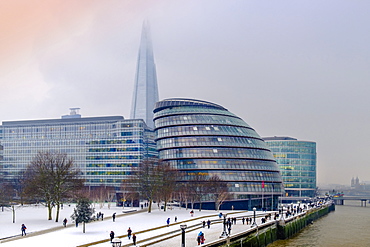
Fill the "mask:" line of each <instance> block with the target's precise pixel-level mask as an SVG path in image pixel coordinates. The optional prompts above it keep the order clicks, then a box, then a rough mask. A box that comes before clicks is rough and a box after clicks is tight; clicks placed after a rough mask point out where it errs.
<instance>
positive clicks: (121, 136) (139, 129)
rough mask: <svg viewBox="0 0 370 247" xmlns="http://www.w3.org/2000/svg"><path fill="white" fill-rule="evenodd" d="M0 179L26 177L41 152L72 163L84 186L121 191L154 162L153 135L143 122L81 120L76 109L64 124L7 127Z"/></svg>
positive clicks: (2, 134) (1, 130) (2, 133)
mask: <svg viewBox="0 0 370 247" xmlns="http://www.w3.org/2000/svg"><path fill="white" fill-rule="evenodd" d="M0 143H1V146H2V150H0V155H1V157H2V160H1V161H0V168H1V173H2V174H4V175H5V176H6V177H7V178H11V177H13V176H16V175H17V174H19V172H21V171H24V169H25V168H26V166H27V165H28V164H29V163H30V162H31V160H32V159H33V158H34V157H35V156H36V154H37V153H38V152H39V151H58V152H61V153H66V154H67V155H68V156H69V157H71V158H73V159H74V163H75V165H76V167H77V168H79V169H80V170H81V174H82V178H84V179H85V184H86V185H87V186H101V185H104V186H114V187H116V188H119V187H120V185H121V182H122V180H123V179H125V178H128V177H129V176H130V175H131V174H132V172H131V170H132V167H137V166H138V164H139V163H140V162H141V161H142V160H143V159H144V158H146V157H152V156H156V155H157V152H156V149H155V142H154V132H153V131H152V130H151V129H150V128H148V127H147V126H146V124H145V123H144V121H143V120H141V119H129V120H125V119H124V118H123V117H122V116H109V117H88V118H81V115H79V114H77V113H76V111H75V108H74V109H72V114H71V115H66V116H63V117H62V119H49V120H29V121H6V122H3V123H2V125H1V126H0Z"/></svg>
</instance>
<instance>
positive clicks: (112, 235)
mask: <svg viewBox="0 0 370 247" xmlns="http://www.w3.org/2000/svg"><path fill="white" fill-rule="evenodd" d="M109 237H110V242H111V243H112V241H113V239H114V231H110V233H109Z"/></svg>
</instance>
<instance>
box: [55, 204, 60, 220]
mask: <svg viewBox="0 0 370 247" xmlns="http://www.w3.org/2000/svg"><path fill="white" fill-rule="evenodd" d="M59 209H60V204H59V203H58V204H57V214H56V216H55V222H58V219H59Z"/></svg>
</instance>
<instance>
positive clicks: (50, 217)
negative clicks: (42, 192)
mask: <svg viewBox="0 0 370 247" xmlns="http://www.w3.org/2000/svg"><path fill="white" fill-rule="evenodd" d="M47 207H48V220H52V219H53V216H52V214H51V212H52V210H53V207H52V206H51V203H48V204H47Z"/></svg>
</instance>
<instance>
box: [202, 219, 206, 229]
mask: <svg viewBox="0 0 370 247" xmlns="http://www.w3.org/2000/svg"><path fill="white" fill-rule="evenodd" d="M202 226H203V228H204V227H205V226H206V221H204V220H203V221H202Z"/></svg>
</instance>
